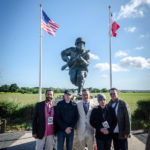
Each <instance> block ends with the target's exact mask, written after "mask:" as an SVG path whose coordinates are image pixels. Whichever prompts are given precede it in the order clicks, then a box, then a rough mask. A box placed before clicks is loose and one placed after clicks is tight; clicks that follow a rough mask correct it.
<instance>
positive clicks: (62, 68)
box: [61, 50, 90, 70]
mask: <svg viewBox="0 0 150 150" xmlns="http://www.w3.org/2000/svg"><path fill="white" fill-rule="evenodd" d="M89 52H90V50H87V51H86V52H85V53H82V54H79V55H78V56H77V57H75V58H74V59H72V64H73V63H74V62H75V61H76V60H77V59H78V58H79V57H84V56H85V55H86V54H87V53H89ZM68 66H69V65H68V63H66V64H65V65H63V66H62V67H61V70H65V69H66V68H67V67H68Z"/></svg>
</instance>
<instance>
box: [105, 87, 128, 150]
mask: <svg viewBox="0 0 150 150" xmlns="http://www.w3.org/2000/svg"><path fill="white" fill-rule="evenodd" d="M109 92H110V97H111V100H110V102H109V104H108V105H110V106H111V107H112V108H114V110H115V113H116V117H117V125H116V127H115V129H114V131H113V136H112V139H113V144H114V150H128V141H127V138H128V137H129V136H130V127H131V117H130V112H129V107H128V105H127V103H126V102H125V101H123V100H120V99H119V97H118V90H117V89H116V88H111V89H110V90H109Z"/></svg>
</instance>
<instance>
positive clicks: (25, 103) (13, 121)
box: [0, 93, 150, 131]
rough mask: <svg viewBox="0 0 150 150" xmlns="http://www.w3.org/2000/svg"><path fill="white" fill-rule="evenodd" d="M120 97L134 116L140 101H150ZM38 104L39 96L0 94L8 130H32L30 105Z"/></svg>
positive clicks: (141, 96) (143, 97) (129, 95)
mask: <svg viewBox="0 0 150 150" xmlns="http://www.w3.org/2000/svg"><path fill="white" fill-rule="evenodd" d="M104 94H105V95H106V97H107V102H108V101H109V99H110V96H109V93H104ZM59 95H63V94H62V93H60V94H55V98H56V97H58V96H59ZM91 95H97V93H92V94H91ZM119 97H120V99H122V100H125V101H126V102H127V103H128V105H129V107H130V110H131V113H132V114H133V112H134V110H135V109H136V108H137V102H138V101H141V100H148V101H150V93H119ZM44 99H45V95H44V94H43V95H42V100H44ZM1 102H11V103H5V104H6V105H5V106H4V105H3V103H1ZM37 102H38V94H20V93H0V103H1V104H2V108H1V109H3V108H4V109H5V110H6V112H3V111H2V110H0V111H2V112H3V113H4V114H5V115H6V114H7V117H6V119H7V126H6V127H7V130H8V131H10V130H20V129H29V128H31V116H32V111H33V106H32V105H30V104H35V103H37ZM12 103H14V104H17V107H15V108H14V107H13V105H12ZM6 106H7V108H6ZM15 106H16V105H15ZM14 109H15V110H14ZM2 112H1V113H2ZM14 112H15V113H14ZM8 113H10V114H13V116H12V115H9V114H8ZM16 113H17V114H16ZM20 114H21V116H20ZM16 115H17V116H18V115H19V118H18V117H16ZM22 115H23V118H22ZM133 123H134V124H135V125H133V126H139V122H138V123H136V122H133ZM140 124H141V122H140ZM146 126H147V124H146ZM143 127H145V122H144V124H143V123H142V124H141V125H140V128H143Z"/></svg>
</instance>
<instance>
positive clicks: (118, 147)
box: [112, 133, 128, 150]
mask: <svg viewBox="0 0 150 150" xmlns="http://www.w3.org/2000/svg"><path fill="white" fill-rule="evenodd" d="M112 140H113V144H114V150H128V140H127V139H119V136H118V133H113V134H112Z"/></svg>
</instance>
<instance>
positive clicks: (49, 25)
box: [41, 10, 59, 36]
mask: <svg viewBox="0 0 150 150" xmlns="http://www.w3.org/2000/svg"><path fill="white" fill-rule="evenodd" d="M41 28H42V29H43V30H44V31H45V32H47V33H48V34H51V35H52V36H55V32H56V30H57V29H58V28H59V25H58V24H56V23H55V22H53V21H52V19H50V18H49V17H48V16H47V15H46V13H45V12H44V11H43V10H42V21H41Z"/></svg>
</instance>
